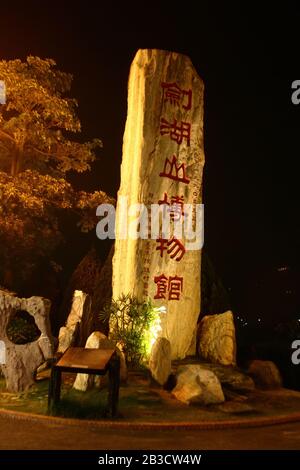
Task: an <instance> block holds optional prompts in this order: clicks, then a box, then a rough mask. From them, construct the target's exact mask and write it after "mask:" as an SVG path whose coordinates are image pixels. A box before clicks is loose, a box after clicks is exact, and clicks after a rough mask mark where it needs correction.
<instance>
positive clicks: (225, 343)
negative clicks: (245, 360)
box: [198, 310, 236, 365]
mask: <svg viewBox="0 0 300 470" xmlns="http://www.w3.org/2000/svg"><path fill="white" fill-rule="evenodd" d="M198 331H199V335H198V336H199V342H198V353H199V355H200V356H201V357H203V359H206V360H208V361H211V362H214V363H218V364H223V365H235V364H236V339H235V327H234V321H233V314H232V312H231V311H230V310H228V311H227V312H225V313H221V314H217V315H208V316H205V317H204V318H202V320H201V321H200V324H199V329H198Z"/></svg>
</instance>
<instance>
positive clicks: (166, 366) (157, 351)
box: [149, 338, 171, 385]
mask: <svg viewBox="0 0 300 470" xmlns="http://www.w3.org/2000/svg"><path fill="white" fill-rule="evenodd" d="M149 369H150V372H151V375H152V377H153V378H154V380H155V381H156V382H158V383H159V384H160V385H165V383H166V382H167V380H168V378H169V375H170V374H171V344H170V341H169V340H167V338H157V340H156V341H155V343H154V344H153V346H152V349H151V353H150V359H149Z"/></svg>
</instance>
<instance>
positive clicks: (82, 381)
mask: <svg viewBox="0 0 300 470" xmlns="http://www.w3.org/2000/svg"><path fill="white" fill-rule="evenodd" d="M85 347H86V348H90V349H114V348H116V345H115V343H114V341H112V340H110V339H108V338H107V337H106V336H105V334H104V333H101V331H94V332H93V333H92V334H91V335H90V336H89V337H88V339H87V342H86V345H85ZM117 354H118V355H119V357H120V381H121V382H123V383H124V382H126V381H127V366H126V361H125V356H124V353H123V352H122V351H121V350H120V349H119V348H117ZM100 385H101V377H100V376H96V375H93V374H77V375H76V379H75V382H74V384H73V388H75V389H76V390H80V391H82V392H85V391H86V390H90V389H91V388H93V387H94V386H97V387H100Z"/></svg>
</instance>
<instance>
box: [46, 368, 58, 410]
mask: <svg viewBox="0 0 300 470" xmlns="http://www.w3.org/2000/svg"><path fill="white" fill-rule="evenodd" d="M60 388H61V371H60V370H59V369H56V368H55V366H53V367H52V370H51V377H50V382H49V393H48V413H49V414H52V413H53V412H55V408H56V405H57V404H58V403H59V400H60Z"/></svg>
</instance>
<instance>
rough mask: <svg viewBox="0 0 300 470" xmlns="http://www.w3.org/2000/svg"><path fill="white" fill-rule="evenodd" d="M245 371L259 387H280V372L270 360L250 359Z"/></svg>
mask: <svg viewBox="0 0 300 470" xmlns="http://www.w3.org/2000/svg"><path fill="white" fill-rule="evenodd" d="M247 372H248V374H249V375H251V377H253V380H254V382H255V384H256V385H257V386H258V387H260V388H263V389H269V390H272V389H276V388H280V387H282V378H281V375H280V372H279V370H278V367H277V366H276V364H274V362H272V361H261V360H254V361H251V362H250V364H249V367H248V371H247Z"/></svg>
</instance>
